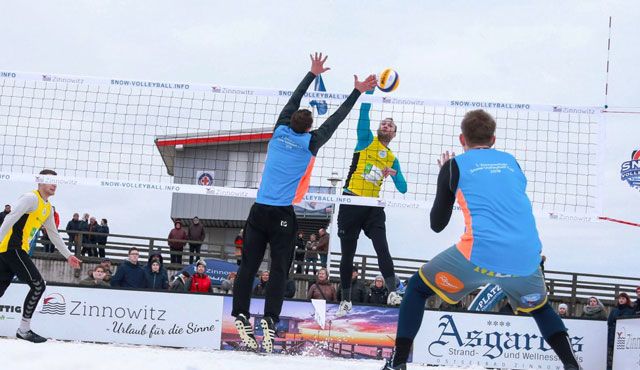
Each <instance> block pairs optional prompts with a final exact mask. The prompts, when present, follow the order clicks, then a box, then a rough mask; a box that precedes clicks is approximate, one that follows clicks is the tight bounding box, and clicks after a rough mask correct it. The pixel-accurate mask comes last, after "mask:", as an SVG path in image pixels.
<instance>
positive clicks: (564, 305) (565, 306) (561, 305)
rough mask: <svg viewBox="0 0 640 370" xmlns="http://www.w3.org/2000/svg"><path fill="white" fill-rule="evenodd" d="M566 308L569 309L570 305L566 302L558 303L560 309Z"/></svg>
mask: <svg viewBox="0 0 640 370" xmlns="http://www.w3.org/2000/svg"><path fill="white" fill-rule="evenodd" d="M561 308H564V309H565V310H567V309H569V307H568V306H567V305H566V304H565V303H560V304H559V305H558V309H561Z"/></svg>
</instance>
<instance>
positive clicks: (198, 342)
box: [0, 284, 223, 349]
mask: <svg viewBox="0 0 640 370" xmlns="http://www.w3.org/2000/svg"><path fill="white" fill-rule="evenodd" d="M28 290H29V287H28V286H27V285H24V284H12V285H11V286H10V287H9V288H8V289H7V291H6V292H5V294H4V296H3V297H2V306H0V307H2V308H3V312H2V313H0V336H15V334H16V330H17V328H18V325H19V324H20V318H21V317H22V312H21V311H22V303H23V301H24V297H25V295H26V294H27V291H28ZM222 304H223V297H220V296H213V295H197V294H176V293H168V292H142V291H130V290H115V289H95V288H81V287H66V286H47V289H46V291H45V293H44V296H43V297H42V299H41V301H40V303H39V305H38V307H37V309H36V313H35V314H34V317H33V321H32V328H33V330H34V331H35V332H37V333H38V334H40V335H42V336H45V337H47V338H53V339H60V340H78V341H88V342H108V343H124V344H145V345H160V346H172V347H192V348H208V349H220V334H221V319H222ZM185 307H191V308H192V309H189V310H188V311H187V310H185Z"/></svg>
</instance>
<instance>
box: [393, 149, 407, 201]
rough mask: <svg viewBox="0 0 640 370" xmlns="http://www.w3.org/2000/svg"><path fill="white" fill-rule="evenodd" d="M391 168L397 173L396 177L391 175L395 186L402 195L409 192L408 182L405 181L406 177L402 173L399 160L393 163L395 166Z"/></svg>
mask: <svg viewBox="0 0 640 370" xmlns="http://www.w3.org/2000/svg"><path fill="white" fill-rule="evenodd" d="M391 168H392V169H393V170H394V171H396V173H395V175H391V179H392V180H393V184H394V185H395V186H396V189H398V191H399V192H401V193H402V194H404V193H406V192H407V180H405V179H404V175H403V174H402V171H400V162H398V158H396V159H395V160H394V161H393V165H391Z"/></svg>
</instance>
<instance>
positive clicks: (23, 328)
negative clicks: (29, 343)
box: [18, 317, 31, 333]
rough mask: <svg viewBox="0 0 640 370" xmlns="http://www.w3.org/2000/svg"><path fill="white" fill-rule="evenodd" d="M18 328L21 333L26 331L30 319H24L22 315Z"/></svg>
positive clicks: (29, 325)
mask: <svg viewBox="0 0 640 370" xmlns="http://www.w3.org/2000/svg"><path fill="white" fill-rule="evenodd" d="M18 330H20V332H21V333H26V332H28V331H29V330H31V319H26V318H24V317H23V318H22V320H20V327H19V328H18Z"/></svg>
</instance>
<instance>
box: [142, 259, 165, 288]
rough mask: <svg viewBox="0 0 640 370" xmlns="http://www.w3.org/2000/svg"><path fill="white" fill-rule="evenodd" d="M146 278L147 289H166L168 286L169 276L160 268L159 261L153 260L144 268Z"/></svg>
mask: <svg viewBox="0 0 640 370" xmlns="http://www.w3.org/2000/svg"><path fill="white" fill-rule="evenodd" d="M144 274H145V277H146V279H147V289H153V290H167V289H168V288H169V278H168V277H167V274H166V273H163V272H162V271H161V270H160V262H159V261H158V260H153V262H151V267H150V268H149V269H146V268H145V270H144Z"/></svg>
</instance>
